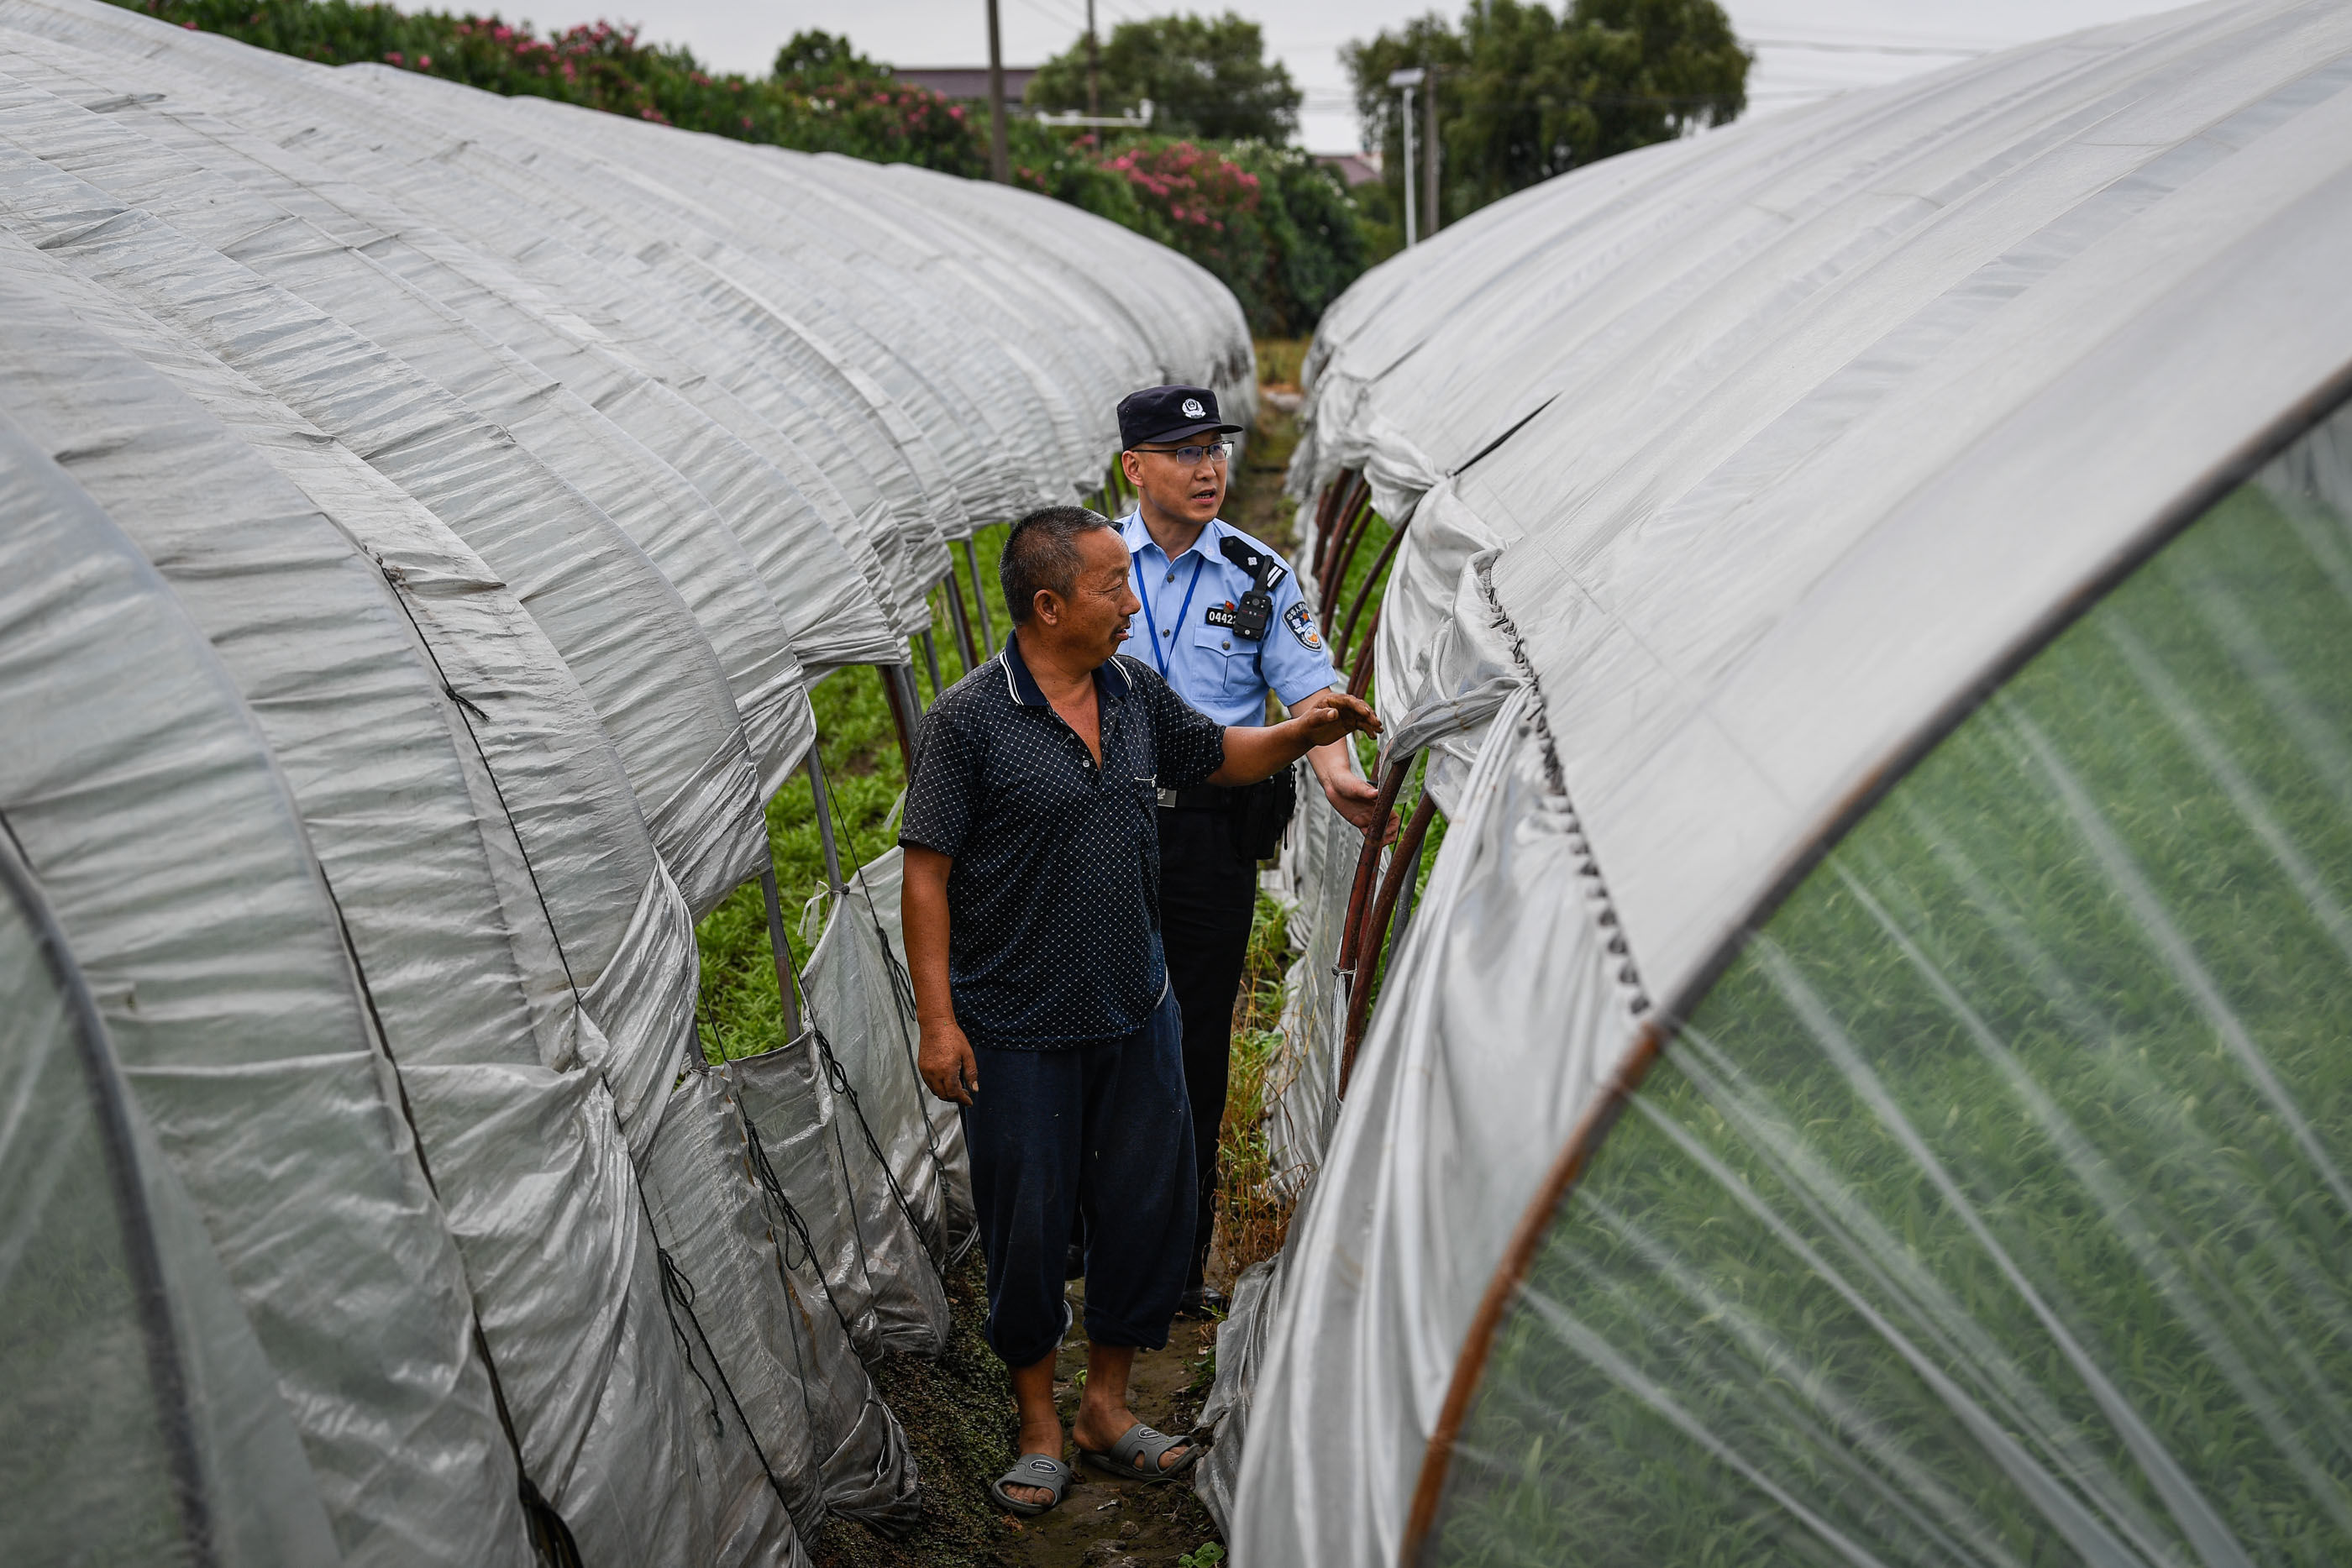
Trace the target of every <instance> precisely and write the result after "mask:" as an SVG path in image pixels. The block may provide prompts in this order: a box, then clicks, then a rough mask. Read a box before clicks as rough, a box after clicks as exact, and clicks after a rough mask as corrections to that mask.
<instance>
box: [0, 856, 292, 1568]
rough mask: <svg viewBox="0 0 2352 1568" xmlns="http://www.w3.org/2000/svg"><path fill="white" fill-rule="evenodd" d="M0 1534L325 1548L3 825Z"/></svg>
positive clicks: (94, 1020) (165, 1554) (278, 1412)
mask: <svg viewBox="0 0 2352 1568" xmlns="http://www.w3.org/2000/svg"><path fill="white" fill-rule="evenodd" d="M0 884H5V885H0V1013H5V1016H6V1017H7V1018H8V1019H9V1020H10V1032H9V1036H8V1040H9V1049H8V1051H7V1052H6V1055H5V1061H0V1075H5V1090H0V1103H5V1104H6V1105H7V1106H8V1107H10V1108H11V1110H12V1112H13V1113H12V1114H9V1115H7V1116H6V1117H5V1120H4V1121H0V1191H5V1195H6V1199H5V1207H6V1211H7V1213H8V1216H9V1222H8V1225H7V1228H6V1231H5V1241H0V1263H5V1267H0V1321H5V1322H6V1323H7V1325H8V1333H7V1335H6V1343H7V1346H8V1350H7V1352H6V1353H5V1358H6V1361H7V1363H8V1372H7V1385H8V1388H9V1390H10V1397H9V1401H8V1406H7V1409H6V1412H5V1416H0V1450H5V1455H6V1458H5V1461H0V1478H5V1481H0V1487H5V1493H6V1506H5V1508H0V1546H5V1550H6V1551H7V1552H8V1554H9V1556H10V1557H12V1558H14V1559H17V1560H21V1561H25V1562H37V1561H53V1560H58V1559H62V1558H64V1557H67V1556H69V1555H72V1554H75V1553H77V1552H79V1553H88V1552H110V1553H117V1554H121V1555H123V1556H126V1557H136V1558H137V1559H138V1560H140V1561H142V1562H152V1563H188V1562H197V1561H206V1562H220V1563H240V1564H242V1563H255V1564H260V1563H273V1564H274V1563H289V1564H290V1563H305V1562H310V1563H331V1562H333V1561H335V1560H336V1552H335V1544H334V1537H333V1534H332V1532H331V1529H330V1527H329V1525H328V1523H327V1518H326V1514H325V1512H324V1511H323V1510H322V1509H321V1508H320V1505H319V1500H318V1494H317V1490H316V1486H315V1482H314V1481H313V1479H312V1478H311V1475H310V1467H309V1465H308V1463H307V1462H306V1461H305V1460H304V1458H303V1457H302V1449H301V1443H300V1440H299V1438H298V1437H296V1436H295V1433H294V1429H293V1427H292V1425H291V1423H290V1422H289V1421H288V1420H287V1418H286V1412H285V1407H284V1406H283V1405H282V1404H281V1403H280V1401H279V1399H278V1388H277V1385H276V1382H275V1380H274V1379H273V1378H272V1377H271V1376H270V1374H269V1369H268V1364H266V1363H265V1362H264V1361H263V1360H262V1357H261V1354H260V1351H259V1349H258V1347H257V1346H256V1345H255V1344H254V1343H253V1331H252V1329H251V1328H250V1327H249V1326H248V1325H247V1322H246V1320H245V1315H244V1313H243V1312H240V1311H239V1310H238V1308H237V1306H236V1301H235V1298H234V1297H233V1296H232V1295H231V1294H230V1292H229V1290H228V1288H227V1284H226V1281H224V1280H222V1279H221V1277H220V1273H219V1262H218V1260H217V1259H215V1257H214V1256H213V1252H212V1243H211V1241H210V1239H208V1238H206V1237H205V1232H204V1228H203V1224H202V1222H201V1221H199V1220H197V1219H196V1218H194V1215H193V1214H192V1213H190V1212H189V1209H188V1205H187V1198H186V1196H185V1195H184V1193H182V1192H181V1191H180V1190H179V1187H178V1184H177V1183H176V1182H174V1181H173V1180H172V1178H171V1176H170V1171H169V1167H168V1166H167V1165H166V1163H165V1162H164V1160H163V1155H161V1153H160V1152H159V1151H158V1150H156V1149H155V1147H154V1146H153V1139H152V1134H150V1133H149V1132H148V1130H147V1129H146V1127H145V1125H144V1124H143V1123H142V1122H141V1121H140V1119H139V1117H138V1114H137V1111H136V1109H135V1107H134V1106H133V1105H132V1104H131V1097H130V1092H129V1090H128V1087H127V1086H126V1085H125V1084H124V1083H123V1082H122V1081H121V1074H120V1073H119V1072H118V1071H116V1069H115V1066H114V1062H113V1060H112V1054H113V1053H112V1051H111V1048H110V1045H109V1044H108V1042H107V1040H106V1039H105V1035H104V1030H103V1026H102V1025H100V1022H99V1019H98V1015H97V1008H96V1005H95V1003H94V1002H93V1001H92V1000H91V999H90V998H89V993H88V991H87V989H86V988H84V987H83V986H82V985H81V984H80V982H79V975H78V974H77V973H76V972H75V971H74V970H73V969H72V967H70V960H69V959H68V958H66V956H65V954H64V946H63V938H62V933H61V932H59V931H58V928H57V926H56V925H55V922H54V919H53V917H52V916H51V915H49V914H48V912H47V908H46V906H45V905H43V904H41V903H40V900H39V894H38V891H37V888H36V887H35V886H34V885H33V883H32V881H31V879H30V876H29V874H28V873H26V870H25V868H24V866H23V865H22V863H21V862H18V861H16V858H15V855H14V853H13V851H12V850H11V849H10V847H9V846H8V845H6V844H5V842H0Z"/></svg>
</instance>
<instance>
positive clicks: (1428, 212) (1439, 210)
mask: <svg viewBox="0 0 2352 1568" xmlns="http://www.w3.org/2000/svg"><path fill="white" fill-rule="evenodd" d="M1421 112H1422V117H1423V118H1422V125H1421V130H1422V134H1421V166H1422V191H1421V224H1422V228H1423V231H1424V232H1425V233H1428V234H1435V233H1436V232H1437V231H1438V230H1439V229H1441V228H1443V227H1444V225H1445V212H1444V208H1443V207H1440V206H1439V205H1438V204H1437V155H1438V153H1439V152H1440V151H1442V149H1441V148H1440V147H1439V145H1438V141H1437V73H1436V72H1435V71H1434V70H1432V71H1431V72H1429V74H1428V75H1427V76H1426V77H1424V78H1423V79H1422V84H1421ZM1407 173H1408V174H1410V173H1411V171H1410V170H1408V171H1407Z"/></svg>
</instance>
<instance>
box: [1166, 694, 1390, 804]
mask: <svg viewBox="0 0 2352 1568" xmlns="http://www.w3.org/2000/svg"><path fill="white" fill-rule="evenodd" d="M1359 732H1362V733H1365V734H1370V735H1378V734H1379V733H1380V732H1381V721H1380V720H1379V719H1377V718H1375V717H1373V716H1372V710H1371V709H1370V707H1368V706H1365V705H1364V704H1363V703H1362V702H1360V701H1359V700H1358V699H1356V698H1354V697H1351V696H1349V695H1347V694H1346V693H1344V692H1338V691H1322V692H1318V693H1316V694H1315V695H1313V696H1311V697H1308V698H1307V700H1306V701H1305V702H1303V703H1301V704H1300V705H1299V708H1298V711H1297V713H1296V714H1295V715H1293V716H1291V717H1289V718H1287V719H1285V720H1284V721H1283V722H1282V723H1280V724H1268V725H1235V726H1234V727H1230V728H1228V729H1227V730H1226V731H1225V760H1224V765H1223V767H1221V768H1218V769H1217V770H1216V771H1215V772H1214V773H1212V774H1210V775H1209V779H1208V781H1209V782H1210V783H1212V784H1229V785H1230V784H1255V783H1256V782H1257V781H1258V780H1259V779H1271V778H1273V777H1274V776H1275V775H1276V773H1278V772H1280V771H1281V770H1282V769H1284V768H1287V767H1289V766H1290V765H1291V764H1292V763H1294V762H1296V761H1297V760H1298V759H1299V758H1302V757H1304V756H1306V755H1307V753H1308V752H1310V751H1312V750H1314V749H1315V748H1316V747H1318V746H1328V745H1330V744H1331V743H1332V742H1334V741H1339V740H1345V739H1346V738H1347V737H1349V736H1351V735H1354V734H1357V733H1359Z"/></svg>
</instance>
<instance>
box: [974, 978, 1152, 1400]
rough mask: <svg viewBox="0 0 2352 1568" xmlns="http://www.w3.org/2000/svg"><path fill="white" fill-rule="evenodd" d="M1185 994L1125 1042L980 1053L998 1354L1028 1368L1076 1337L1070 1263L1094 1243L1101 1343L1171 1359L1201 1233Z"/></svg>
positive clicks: (1094, 1306) (977, 1049)
mask: <svg viewBox="0 0 2352 1568" xmlns="http://www.w3.org/2000/svg"><path fill="white" fill-rule="evenodd" d="M1182 1032H1183V1026H1182V1020H1181V1014H1180V1013H1179V1011H1178V1009H1177V1006H1176V995H1175V992H1174V991H1173V990H1172V989H1171V990H1170V991H1169V992H1168V993H1167V994H1166V995H1164V996H1163V997H1161V998H1160V1007H1159V1009H1158V1010H1157V1011H1156V1012H1154V1013H1153V1014H1152V1016H1151V1022H1150V1024H1149V1025H1148V1026H1146V1027H1145V1028H1144V1029H1143V1030H1141V1031H1140V1032H1139V1033H1137V1034H1134V1035H1130V1036H1129V1037H1128V1038H1127V1039H1125V1040H1105V1041H1102V1042H1100V1043H1098V1044H1094V1045H1081V1046H1073V1047H1070V1048H1068V1049H1066V1050H1060V1051H994V1050H990V1049H988V1048H987V1047H984V1046H974V1047H973V1048H972V1054H973V1055H974V1056H976V1057H977V1058H978V1059H979V1064H980V1090H979V1092H977V1093H975V1094H974V1095H973V1096H972V1103H971V1104H970V1105H969V1106H967V1107H965V1109H964V1112H963V1131H964V1142H965V1144H966V1145H968V1146H969V1147H970V1149H971V1191H972V1197H973V1199H974V1201H975V1203H976V1204H977V1205H978V1207H979V1209H980V1246H981V1251H982V1255H983V1256H984V1257H985V1258H986V1259H987V1262H988V1322H987V1325H986V1328H985V1331H984V1332H985V1333H986V1335H987V1339H988V1343H989V1346H990V1348H991V1349H992V1350H994V1351H995V1352H996V1354H998V1355H999V1356H1001V1357H1003V1361H1004V1364H1006V1365H1007V1366H1028V1365H1030V1364H1034V1363H1035V1362H1038V1361H1041V1360H1043V1359H1044V1358H1045V1357H1046V1356H1048V1355H1050V1354H1053V1352H1054V1347H1055V1346H1056V1345H1058V1344H1059V1343H1061V1342H1062V1335H1063V1333H1065V1332H1066V1330H1067V1329H1068V1327H1069V1307H1068V1305H1067V1303H1066V1300H1065V1298H1064V1296H1063V1293H1062V1291H1063V1280H1062V1260H1063V1252H1064V1249H1065V1247H1066V1245H1067V1243H1068V1240H1069V1237H1070V1228H1071V1223H1072V1221H1073V1219H1074V1218H1076V1216H1077V1215H1079V1214H1080V1213H1083V1214H1084V1215H1085V1217H1086V1235H1087V1338H1088V1339H1090V1340H1092V1341H1093V1342H1094V1343H1097V1344H1103V1345H1134V1346H1136V1347H1137V1348H1138V1349H1140V1350H1158V1349H1159V1348H1160V1346H1162V1345H1164V1344H1166V1343H1168V1324H1169V1322H1170V1320H1171V1319H1172V1318H1173V1317H1174V1316H1175V1315H1176V1301H1177V1298H1178V1297H1179V1296H1181V1294H1182V1293H1183V1291H1184V1274H1185V1269H1186V1266H1187V1264H1188V1263H1189V1262H1190V1261H1191V1255H1192V1229H1193V1201H1194V1198H1193V1193H1194V1186H1193V1176H1192V1111H1191V1108H1190V1106H1189V1104H1188V1103H1187V1101H1186V1097H1185V1092H1184V1056H1183V1044H1182Z"/></svg>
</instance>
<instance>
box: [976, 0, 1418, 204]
mask: <svg viewBox="0 0 2352 1568" xmlns="http://www.w3.org/2000/svg"><path fill="white" fill-rule="evenodd" d="M991 3H992V4H993V3H994V0H991ZM1426 74H1427V73H1426V72H1424V71H1423V69H1422V68H1420V67H1419V66H1408V67H1406V68H1404V69H1403V70H1401V71H1391V72H1389V86H1391V87H1392V88H1399V89H1402V90H1403V92H1404V112H1403V113H1402V114H1401V115H1400V116H1398V119H1399V120H1402V122H1403V125H1404V159H1403V168H1402V170H1401V171H1400V173H1401V175H1402V179H1401V181H1400V183H1402V185H1403V186H1404V243H1405V248H1406V249H1408V250H1410V249H1411V248H1412V246H1415V245H1417V244H1418V243H1420V238H1421V236H1420V235H1419V233H1418V232H1417V231H1418V228H1419V225H1418V224H1417V223H1416V222H1415V221H1414V219H1415V216H1416V214H1415V213H1414V211H1413V200H1412V188H1413V186H1414V185H1415V184H1417V183H1419V182H1417V181H1416V180H1414V179H1413V177H1412V173H1413V170H1412V89H1415V88H1417V87H1419V86H1420V85H1421V79H1422V78H1423V76H1424V75H1426Z"/></svg>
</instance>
